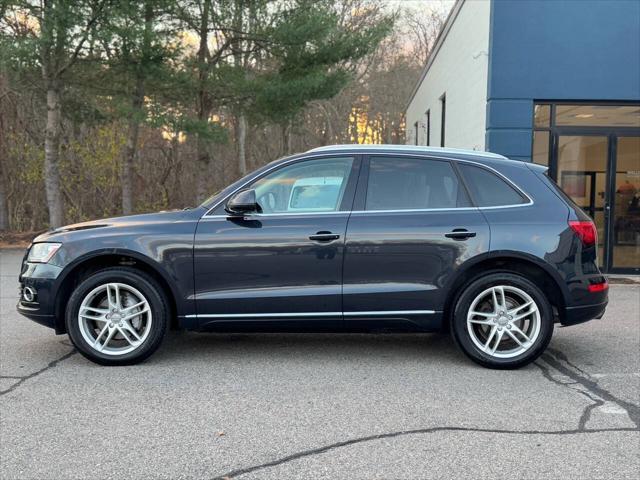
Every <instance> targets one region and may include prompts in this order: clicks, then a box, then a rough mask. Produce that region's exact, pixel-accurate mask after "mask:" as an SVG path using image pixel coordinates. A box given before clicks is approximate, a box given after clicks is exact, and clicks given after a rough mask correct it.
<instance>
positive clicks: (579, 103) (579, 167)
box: [406, 0, 640, 273]
mask: <svg viewBox="0 0 640 480" xmlns="http://www.w3.org/2000/svg"><path fill="white" fill-rule="evenodd" d="M406 125H407V143H412V144H416V145H432V146H447V147H457V148H471V149H475V150H488V151H491V152H496V153H501V154H503V155H506V156H508V157H509V158H512V159H518V160H522V161H527V162H529V161H534V162H536V163H540V164H544V165H548V166H549V174H550V175H551V176H552V177H553V178H554V179H555V180H556V181H557V182H558V184H559V185H560V186H561V187H562V188H563V189H564V190H565V192H566V193H567V194H568V195H569V196H571V197H572V198H573V200H574V201H575V202H576V203H577V204H578V205H580V206H581V207H582V208H583V209H584V210H585V211H586V212H587V213H589V214H590V215H591V217H592V218H593V219H594V220H595V222H596V225H597V227H598V235H599V247H600V251H599V258H600V263H601V265H602V267H603V268H604V270H605V271H607V272H620V273H640V1H638V0H581V1H578V0H553V1H552V0H548V1H540V0H519V1H515V0H457V1H456V3H455V4H454V6H453V8H452V10H451V13H450V14H449V17H448V19H447V21H446V22H445V25H444V27H443V30H442V32H441V33H440V36H439V37H438V40H437V42H436V45H435V46H434V49H433V53H432V54H431V57H430V59H429V61H428V63H427V65H426V66H425V68H424V70H423V72H422V75H421V78H420V80H419V82H418V84H417V85H416V86H415V88H414V90H413V93H412V95H411V97H410V99H409V103H408V106H407V111H406Z"/></svg>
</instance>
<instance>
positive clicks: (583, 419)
mask: <svg viewBox="0 0 640 480" xmlns="http://www.w3.org/2000/svg"><path fill="white" fill-rule="evenodd" d="M602 405H604V400H595V401H594V403H592V404H591V405H587V407H586V408H585V409H584V410H583V411H582V415H580V420H579V421H578V430H585V429H586V428H587V422H588V421H589V420H590V419H591V412H592V411H593V410H594V409H596V408H598V407H601V406H602Z"/></svg>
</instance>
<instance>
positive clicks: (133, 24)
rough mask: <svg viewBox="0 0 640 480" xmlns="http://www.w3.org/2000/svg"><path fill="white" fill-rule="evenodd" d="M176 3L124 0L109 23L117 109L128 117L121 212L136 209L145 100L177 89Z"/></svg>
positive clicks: (144, 119) (166, 0) (145, 117)
mask: <svg viewBox="0 0 640 480" xmlns="http://www.w3.org/2000/svg"><path fill="white" fill-rule="evenodd" d="M172 8H173V2H170V1H168V0H144V1H142V2H138V1H136V0H121V1H119V2H117V4H116V7H114V10H113V12H112V15H111V17H110V19H109V21H108V24H107V26H106V28H107V35H108V38H107V41H108V44H109V49H110V55H109V61H108V65H109V68H110V75H109V77H110V79H111V81H112V82H113V83H115V84H117V85H119V86H120V87H119V88H116V89H115V90H114V93H116V95H117V98H118V101H120V102H122V104H121V105H120V107H119V113H120V115H121V116H123V117H125V118H126V120H127V141H126V145H125V148H124V152H123V158H122V172H121V182H122V213H123V214H125V215H129V214H131V213H132V212H133V210H134V204H133V202H134V197H133V192H134V164H135V157H136V152H137V149H138V137H139V133H140V125H141V124H142V123H143V122H145V121H146V120H147V118H148V115H147V109H146V108H145V98H146V97H150V98H151V101H153V98H152V97H153V95H154V94H155V93H157V92H158V91H163V90H165V89H166V90H168V91H170V92H172V93H173V92H176V89H177V88H178V86H177V85H175V83H174V81H175V79H174V77H173V73H174V72H173V67H172V65H171V61H172V59H173V58H175V56H176V55H177V47H176V46H175V45H174V44H175V42H174V38H175V35H176V30H175V25H174V23H173V22H172V14H173V10H172Z"/></svg>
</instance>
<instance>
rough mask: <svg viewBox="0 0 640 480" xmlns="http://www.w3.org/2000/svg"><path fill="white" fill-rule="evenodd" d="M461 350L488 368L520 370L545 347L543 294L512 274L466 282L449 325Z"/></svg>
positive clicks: (547, 309)
mask: <svg viewBox="0 0 640 480" xmlns="http://www.w3.org/2000/svg"><path fill="white" fill-rule="evenodd" d="M451 329H452V334H453V337H454V339H455V341H456V343H457V344H458V345H459V346H460V348H461V349H462V351H463V352H464V353H465V354H466V355H467V356H468V357H469V358H471V359H472V360H473V361H474V362H476V363H479V364H480V365H483V366H485V367H490V368H503V369H507V368H520V367H522V366H524V365H527V364H529V363H531V362H533V361H534V360H535V359H536V358H538V357H539V356H540V355H541V354H542V352H543V351H544V350H545V348H546V347H547V345H548V344H549V341H550V340H551V336H552V334H553V312H552V309H551V305H550V304H549V301H548V300H547V298H546V296H545V295H544V293H543V292H542V291H541V290H540V289H539V288H538V287H537V286H536V285H535V284H534V283H533V282H531V281H530V280H528V279H526V278H525V277H522V276H520V275H517V274H513V273H507V272H494V273H489V274H488V275H486V276H483V277H480V278H478V279H476V280H474V281H472V282H470V284H468V285H467V286H466V287H465V288H464V289H463V291H462V293H461V294H460V296H459V297H458V299H457V302H456V306H455V311H454V317H453V321H452V324H451Z"/></svg>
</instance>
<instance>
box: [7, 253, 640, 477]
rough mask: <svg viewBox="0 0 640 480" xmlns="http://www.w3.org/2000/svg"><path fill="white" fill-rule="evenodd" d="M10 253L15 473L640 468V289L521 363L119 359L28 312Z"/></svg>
mask: <svg viewBox="0 0 640 480" xmlns="http://www.w3.org/2000/svg"><path fill="white" fill-rule="evenodd" d="M21 255H22V252H20V251H17V250H4V251H0V478H2V479H57V480H58V479H71V478H74V479H75V478H77V479H88V478H91V479H112V478H113V479H122V478H131V479H138V478H139V479H156V478H157V479H160V478H162V479H165V478H166V479H169V478H171V479H178V478H194V479H195V478H197V479H201V478H202V479H215V478H224V477H229V478H240V479H311V478H313V479H324V478H326V479H332V480H335V479H363V480H364V479H427V478H470V479H471V478H473V479H484V478H487V479H489V478H490V479H502V478H505V479H506V478H508V479H511V480H512V479H514V478H526V479H538V478H541V479H542V478H545V479H547V478H548V479H558V478H581V479H595V478H603V479H605V478H606V479H614V478H615V479H618V478H634V479H635V478H638V472H640V284H635V285H633V284H630V285H617V284H616V285H612V287H611V291H610V305H609V308H608V309H607V313H606V315H605V316H604V318H602V319H601V320H596V321H592V322H589V323H587V324H583V325H578V326H574V327H568V328H560V327H556V329H555V333H554V337H553V340H552V341H551V345H550V348H549V349H548V350H547V352H546V353H545V354H544V355H543V357H542V358H541V359H540V360H538V361H537V362H536V363H535V364H533V365H530V366H528V367H526V368H524V369H521V370H517V371H495V370H487V369H484V368H481V367H479V366H476V365H475V364H473V363H471V362H470V361H469V360H467V359H466V357H464V355H463V354H462V353H461V352H459V351H458V350H457V349H456V347H455V345H454V344H453V342H452V340H451V339H450V338H449V337H448V336H445V335H436V334H429V335H316V334H305V335H297V334H295V335H294V334H290V335H283V334H251V335H244V334H243V335H236V334H198V333H189V332H170V334H169V335H168V337H167V339H166V340H165V342H164V344H163V345H162V347H161V348H160V350H159V351H158V352H156V353H155V354H154V355H153V356H152V357H151V358H150V359H149V360H148V361H147V362H145V363H144V364H142V365H138V366H131V367H119V368H107V367H100V366H98V365H95V364H93V363H91V362H89V361H88V360H86V359H84V358H83V357H82V356H80V355H79V354H77V353H75V352H74V350H73V348H72V347H71V345H70V343H69V340H68V339H67V337H66V336H56V335H54V333H53V331H52V330H49V329H47V328H45V327H41V326H39V325H37V324H35V323H33V322H31V321H29V320H27V319H25V318H23V317H21V316H20V315H18V314H17V313H16V311H15V303H16V300H17V298H16V297H17V275H18V270H19V264H20V259H21Z"/></svg>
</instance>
